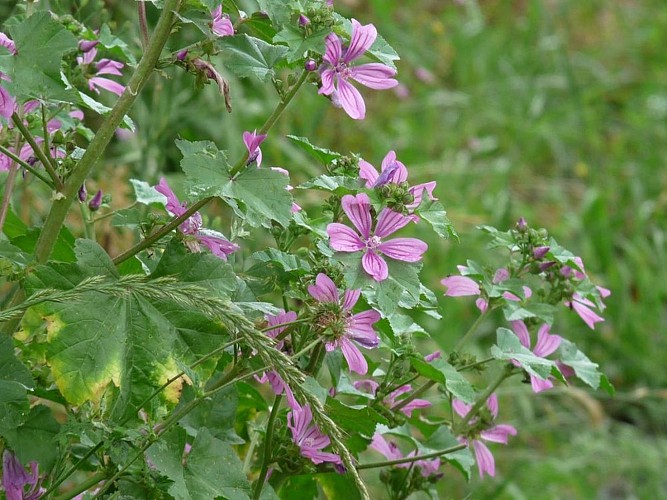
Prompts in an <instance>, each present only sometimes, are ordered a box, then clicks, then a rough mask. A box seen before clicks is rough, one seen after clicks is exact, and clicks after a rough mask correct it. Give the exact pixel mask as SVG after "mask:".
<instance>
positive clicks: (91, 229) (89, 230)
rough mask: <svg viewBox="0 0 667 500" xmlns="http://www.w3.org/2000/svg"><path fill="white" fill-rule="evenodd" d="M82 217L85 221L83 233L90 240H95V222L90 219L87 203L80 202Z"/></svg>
mask: <svg viewBox="0 0 667 500" xmlns="http://www.w3.org/2000/svg"><path fill="white" fill-rule="evenodd" d="M79 209H80V210H81V219H82V221H83V234H84V235H85V236H86V239H88V240H95V224H94V223H93V221H91V220H90V212H89V211H88V207H86V204H85V203H79Z"/></svg>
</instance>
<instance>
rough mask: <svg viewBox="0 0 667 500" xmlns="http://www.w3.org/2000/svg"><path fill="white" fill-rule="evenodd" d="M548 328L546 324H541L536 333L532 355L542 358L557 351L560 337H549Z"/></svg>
mask: <svg viewBox="0 0 667 500" xmlns="http://www.w3.org/2000/svg"><path fill="white" fill-rule="evenodd" d="M549 330H550V327H549V325H548V324H546V323H545V324H543V325H542V326H541V327H540V329H539V330H538V332H537V342H536V343H535V349H533V353H535V356H539V357H541V358H544V357H546V356H548V355H549V354H551V353H552V352H554V351H555V350H556V349H558V346H560V342H561V340H563V339H562V337H561V336H560V335H551V334H550V333H549Z"/></svg>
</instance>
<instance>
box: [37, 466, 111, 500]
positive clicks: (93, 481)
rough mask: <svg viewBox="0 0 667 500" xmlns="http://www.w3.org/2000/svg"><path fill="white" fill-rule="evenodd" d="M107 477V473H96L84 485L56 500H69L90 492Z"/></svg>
mask: <svg viewBox="0 0 667 500" xmlns="http://www.w3.org/2000/svg"><path fill="white" fill-rule="evenodd" d="M106 477H107V475H106V473H105V472H96V473H95V474H93V475H92V476H90V477H89V478H88V479H86V480H85V481H83V482H82V483H80V484H77V485H76V486H75V487H74V488H73V489H71V490H70V491H68V492H67V493H65V494H64V495H61V496H59V497H58V498H57V499H56V500H69V499H70V498H73V497H75V496H77V495H78V494H79V493H83V492H84V491H86V490H89V489H90V488H92V487H93V486H95V485H96V484H97V483H99V482H100V481H102V480H104V479H106ZM44 498H46V495H44Z"/></svg>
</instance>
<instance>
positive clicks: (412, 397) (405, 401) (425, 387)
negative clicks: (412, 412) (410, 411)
mask: <svg viewBox="0 0 667 500" xmlns="http://www.w3.org/2000/svg"><path fill="white" fill-rule="evenodd" d="M435 384H436V382H435V381H433V380H429V381H428V382H425V383H424V384H422V385H421V386H420V387H417V389H415V390H414V392H413V393H412V394H410V395H409V396H408V397H407V398H405V399H402V400H401V401H400V403H398V404H397V405H394V406H392V407H391V409H392V411H398V410H400V409H401V408H403V407H405V406H406V405H407V404H408V403H410V402H412V401H414V400H415V399H417V398H418V397H419V396H421V395H422V394H424V393H425V392H426V391H428V390H429V389H430V388H431V387H433V386H434V385H435Z"/></svg>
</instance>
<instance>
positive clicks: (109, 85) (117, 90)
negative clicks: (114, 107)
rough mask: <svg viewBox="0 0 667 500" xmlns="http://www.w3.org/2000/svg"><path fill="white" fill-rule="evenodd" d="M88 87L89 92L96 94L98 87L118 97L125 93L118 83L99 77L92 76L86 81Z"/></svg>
mask: <svg viewBox="0 0 667 500" xmlns="http://www.w3.org/2000/svg"><path fill="white" fill-rule="evenodd" d="M88 87H89V88H90V90H94V91H95V92H97V93H98V94H99V92H100V91H99V90H98V87H99V88H103V89H104V90H108V91H109V92H113V93H114V94H116V95H118V96H120V95H121V94H122V93H123V92H124V91H125V87H124V86H123V85H121V84H120V83H118V82H114V81H113V80H109V79H108V78H102V77H100V76H94V77H92V78H91V79H90V80H88Z"/></svg>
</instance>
